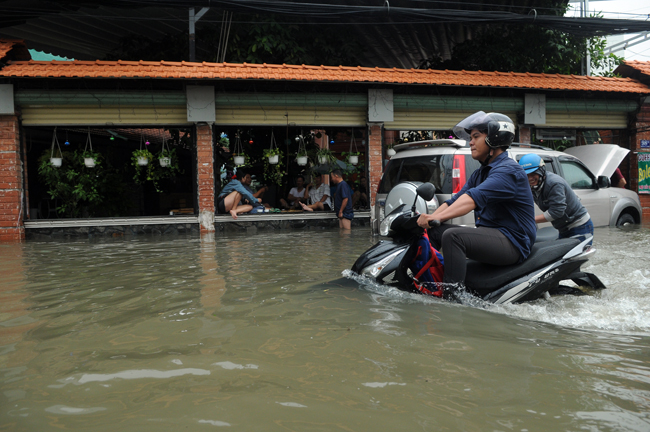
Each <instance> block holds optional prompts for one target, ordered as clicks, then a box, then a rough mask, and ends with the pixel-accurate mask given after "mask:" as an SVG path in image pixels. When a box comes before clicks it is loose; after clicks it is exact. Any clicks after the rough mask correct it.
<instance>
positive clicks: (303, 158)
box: [296, 156, 307, 166]
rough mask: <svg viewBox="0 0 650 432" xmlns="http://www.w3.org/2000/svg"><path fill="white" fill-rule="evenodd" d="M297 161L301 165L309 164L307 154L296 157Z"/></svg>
mask: <svg viewBox="0 0 650 432" xmlns="http://www.w3.org/2000/svg"><path fill="white" fill-rule="evenodd" d="M296 162H297V163H298V165H300V166H305V165H307V156H298V157H297V158H296Z"/></svg>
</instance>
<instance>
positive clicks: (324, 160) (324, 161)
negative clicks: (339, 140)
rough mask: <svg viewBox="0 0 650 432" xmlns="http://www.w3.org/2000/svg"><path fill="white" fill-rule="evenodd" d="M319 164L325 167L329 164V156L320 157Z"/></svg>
mask: <svg viewBox="0 0 650 432" xmlns="http://www.w3.org/2000/svg"><path fill="white" fill-rule="evenodd" d="M318 163H319V164H321V165H325V164H326V163H327V156H318Z"/></svg>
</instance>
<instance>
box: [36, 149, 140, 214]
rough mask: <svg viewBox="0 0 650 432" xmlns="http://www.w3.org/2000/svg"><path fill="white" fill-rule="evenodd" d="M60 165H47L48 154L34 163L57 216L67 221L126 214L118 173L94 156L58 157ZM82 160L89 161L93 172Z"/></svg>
mask: <svg viewBox="0 0 650 432" xmlns="http://www.w3.org/2000/svg"><path fill="white" fill-rule="evenodd" d="M61 157H62V158H63V164H62V166H61V167H58V168H57V167H54V166H52V164H51V163H50V151H49V150H47V151H45V152H44V153H43V154H42V155H41V157H40V158H39V160H38V175H39V179H40V180H41V181H42V182H43V184H45V186H47V194H48V195H49V196H50V198H52V199H54V200H57V201H58V203H59V204H58V207H57V212H58V213H59V214H61V215H63V216H67V217H81V216H120V215H121V214H123V213H124V212H125V211H127V205H126V204H125V202H124V199H123V197H124V191H125V189H126V187H125V186H124V182H123V181H122V177H121V175H120V173H119V172H118V171H117V170H115V169H113V168H111V167H110V165H108V164H106V165H104V163H103V156H102V155H101V154H100V153H98V152H92V153H89V152H83V151H81V150H76V151H74V152H70V151H66V152H62V153H61ZM85 157H93V158H94V159H95V161H96V164H95V167H94V168H88V167H86V166H85V165H84V158H85Z"/></svg>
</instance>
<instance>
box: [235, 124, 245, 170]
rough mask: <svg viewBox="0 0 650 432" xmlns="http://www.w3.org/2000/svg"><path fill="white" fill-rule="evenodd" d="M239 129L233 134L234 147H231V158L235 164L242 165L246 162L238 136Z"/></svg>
mask: <svg viewBox="0 0 650 432" xmlns="http://www.w3.org/2000/svg"><path fill="white" fill-rule="evenodd" d="M239 135H240V133H239V131H237V135H236V136H235V148H234V149H233V153H232V158H233V161H234V162H235V165H244V164H245V163H246V156H245V155H244V148H243V147H242V143H241V139H240V138H239Z"/></svg>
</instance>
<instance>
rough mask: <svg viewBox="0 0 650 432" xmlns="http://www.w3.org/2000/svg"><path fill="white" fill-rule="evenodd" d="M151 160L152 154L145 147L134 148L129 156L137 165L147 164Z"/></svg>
mask: <svg viewBox="0 0 650 432" xmlns="http://www.w3.org/2000/svg"><path fill="white" fill-rule="evenodd" d="M150 160H153V154H151V152H150V151H149V150H147V149H140V150H135V151H134V152H133V153H132V156H131V163H132V164H133V165H137V166H147V165H148V164H149V161H150Z"/></svg>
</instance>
